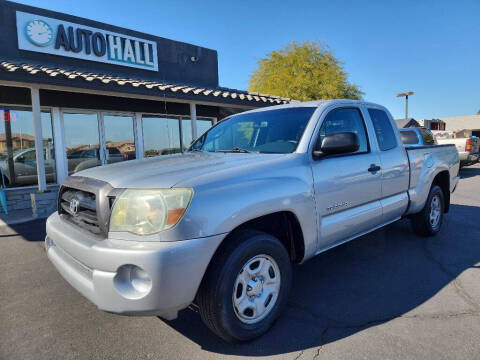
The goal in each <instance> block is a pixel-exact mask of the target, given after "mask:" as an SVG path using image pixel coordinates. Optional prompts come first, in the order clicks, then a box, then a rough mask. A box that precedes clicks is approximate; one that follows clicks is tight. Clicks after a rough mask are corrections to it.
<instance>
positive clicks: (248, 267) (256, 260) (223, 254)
mask: <svg viewBox="0 0 480 360" xmlns="http://www.w3.org/2000/svg"><path fill="white" fill-rule="evenodd" d="M291 278H292V270H291V262H290V258H289V256H288V253H287V251H286V249H285V247H284V246H283V244H282V243H281V242H280V241H279V240H278V239H277V238H275V237H273V236H271V235H269V234H266V233H263V232H260V231H253V230H246V231H241V232H239V233H236V234H233V235H232V238H230V239H228V243H226V245H225V246H224V247H223V248H221V249H220V250H219V253H218V254H216V255H215V258H214V259H213V260H212V264H211V265H210V267H209V269H208V271H207V273H206V275H205V278H204V280H203V282H202V285H201V288H200V290H199V293H198V297H197V301H198V306H199V309H200V315H201V317H202V320H203V321H204V323H205V324H206V325H207V326H208V327H209V328H210V330H212V331H213V332H214V333H215V334H217V335H218V336H220V337H221V338H223V339H225V340H227V341H228V342H240V341H248V340H252V339H254V338H257V337H259V336H260V335H262V334H264V333H265V332H266V331H267V330H268V329H269V328H270V327H271V326H272V324H273V322H274V321H275V320H276V319H277V317H278V316H279V314H280V313H281V311H282V309H283V308H284V306H285V304H286V301H287V297H288V293H289V291H290V284H291Z"/></svg>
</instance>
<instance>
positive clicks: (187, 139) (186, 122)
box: [182, 117, 213, 149]
mask: <svg viewBox="0 0 480 360" xmlns="http://www.w3.org/2000/svg"><path fill="white" fill-rule="evenodd" d="M212 124H213V121H212V120H211V119H199V118H197V138H198V137H200V136H201V135H202V134H203V133H204V132H205V131H207V130H208V129H210V128H211V127H212ZM182 140H183V148H184V149H188V148H189V147H190V145H191V144H192V140H193V137H192V120H190V119H186V118H184V117H182Z"/></svg>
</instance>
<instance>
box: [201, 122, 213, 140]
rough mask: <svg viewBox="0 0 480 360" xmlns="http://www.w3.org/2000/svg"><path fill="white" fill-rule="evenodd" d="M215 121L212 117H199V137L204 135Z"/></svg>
mask: <svg viewBox="0 0 480 360" xmlns="http://www.w3.org/2000/svg"><path fill="white" fill-rule="evenodd" d="M212 125H213V121H212V120H210V119H197V138H199V137H200V136H202V135H203V133H204V132H205V131H207V130H208V129H210V128H211V127H212Z"/></svg>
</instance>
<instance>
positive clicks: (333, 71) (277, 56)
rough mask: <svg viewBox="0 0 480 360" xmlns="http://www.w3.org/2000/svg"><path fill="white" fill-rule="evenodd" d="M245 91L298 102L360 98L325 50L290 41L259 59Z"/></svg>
mask: <svg viewBox="0 0 480 360" xmlns="http://www.w3.org/2000/svg"><path fill="white" fill-rule="evenodd" d="M248 90H249V91H255V92H259V93H264V94H270V95H277V96H283V97H289V98H292V99H295V100H300V101H307V100H320V99H361V98H362V97H363V92H361V91H360V89H359V87H358V86H357V85H353V84H350V83H349V82H348V80H347V73H346V72H345V71H344V70H343V63H342V62H341V61H340V60H338V59H337V58H336V57H335V56H334V55H333V53H332V52H331V51H330V50H329V49H328V47H326V46H322V45H321V44H319V43H314V42H308V41H307V42H303V43H297V42H295V41H293V42H291V43H290V44H288V45H287V46H286V47H285V48H284V49H281V50H276V51H272V52H271V53H269V54H267V55H266V57H265V58H263V59H260V60H259V61H258V67H257V69H256V70H255V71H254V72H253V74H252V75H250V83H249V87H248Z"/></svg>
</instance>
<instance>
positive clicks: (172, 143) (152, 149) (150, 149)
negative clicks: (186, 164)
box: [142, 116, 181, 157]
mask: <svg viewBox="0 0 480 360" xmlns="http://www.w3.org/2000/svg"><path fill="white" fill-rule="evenodd" d="M142 120H143V148H144V155H145V157H150V156H157V155H168V154H174V153H179V152H180V151H181V149H180V127H179V125H180V123H179V122H180V119H179V118H174V117H169V118H167V117H155V116H143V117H142Z"/></svg>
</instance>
